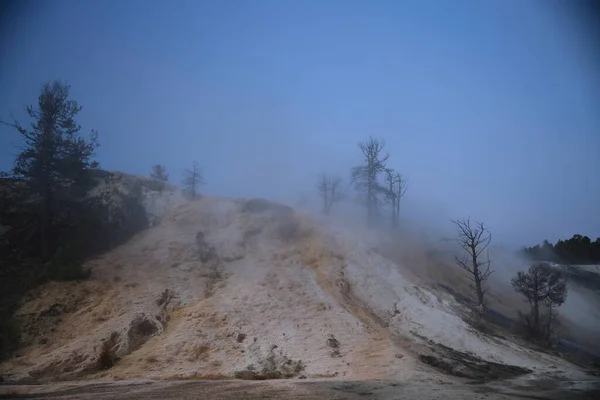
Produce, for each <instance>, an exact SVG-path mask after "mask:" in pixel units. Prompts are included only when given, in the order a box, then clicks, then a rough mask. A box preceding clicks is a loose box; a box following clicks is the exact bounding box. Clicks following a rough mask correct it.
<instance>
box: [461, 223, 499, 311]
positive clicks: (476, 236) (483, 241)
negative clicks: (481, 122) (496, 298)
mask: <svg viewBox="0 0 600 400" xmlns="http://www.w3.org/2000/svg"><path fill="white" fill-rule="evenodd" d="M452 223H453V224H454V225H455V226H456V228H457V231H458V234H457V236H456V237H455V238H454V239H452V240H453V241H455V242H456V243H458V245H459V246H460V247H461V248H462V249H463V250H464V251H465V252H466V253H467V254H466V255H465V256H463V257H462V258H459V257H455V260H456V263H457V264H458V266H459V267H461V268H462V269H464V270H465V271H467V273H468V274H467V277H468V278H469V280H470V281H472V282H473V283H475V293H476V295H477V302H478V306H479V310H480V313H482V314H483V312H484V310H485V301H484V294H485V292H486V291H487V290H485V289H483V283H484V282H485V281H486V280H487V279H488V278H489V276H490V275H491V274H492V273H493V272H494V271H493V270H491V261H490V257H489V252H488V253H487V260H486V261H481V260H480V258H481V254H482V253H483V252H484V251H487V248H488V246H489V244H490V242H491V240H492V234H491V233H490V232H489V230H488V229H487V228H486V227H485V226H484V224H483V223H481V222H477V223H474V224H472V223H471V220H470V219H469V218H464V219H454V220H452Z"/></svg>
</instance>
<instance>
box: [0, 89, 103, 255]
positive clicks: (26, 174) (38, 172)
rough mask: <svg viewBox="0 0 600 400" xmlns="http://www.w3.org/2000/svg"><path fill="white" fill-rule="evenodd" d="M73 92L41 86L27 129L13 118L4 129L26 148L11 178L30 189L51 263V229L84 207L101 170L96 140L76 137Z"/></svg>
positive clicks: (93, 134)
mask: <svg viewBox="0 0 600 400" xmlns="http://www.w3.org/2000/svg"><path fill="white" fill-rule="evenodd" d="M69 89H70V86H69V85H67V84H65V83H62V82H59V81H54V82H49V83H46V84H44V85H43V87H42V90H41V93H40V95H39V97H38V103H37V106H36V107H34V106H28V107H27V114H28V115H29V117H30V118H31V119H32V122H31V125H30V126H29V127H28V128H26V127H25V126H23V125H21V124H20V123H19V122H18V121H16V120H15V119H14V118H13V122H12V123H6V122H4V124H6V125H10V126H12V127H13V128H15V129H16V130H17V131H18V132H19V134H20V135H21V136H22V138H23V139H24V143H25V146H24V147H23V149H22V152H21V153H20V154H19V155H18V156H17V159H16V162H15V166H14V168H13V170H12V177H13V178H15V179H17V180H19V181H20V182H22V183H23V185H24V186H25V187H26V188H27V191H28V193H29V195H30V196H29V197H28V199H29V200H30V201H31V202H32V203H33V204H34V206H35V209H36V214H37V226H38V229H39V231H40V235H39V237H40V252H41V255H42V258H43V259H45V260H47V259H48V258H49V257H50V256H51V255H52V254H51V253H52V248H53V243H52V239H53V236H54V235H53V228H54V225H55V224H56V223H57V221H58V220H59V219H60V218H59V217H60V215H59V214H60V212H59V211H61V210H64V209H65V205H66V204H68V203H71V204H72V203H74V202H77V201H80V200H81V199H83V198H84V197H85V195H86V194H87V190H89V189H90V188H91V187H92V186H93V184H94V180H93V176H92V174H91V172H92V171H93V170H95V169H97V168H98V163H97V162H95V161H92V157H93V156H94V152H95V149H96V147H98V141H97V134H96V132H95V131H92V132H91V134H90V137H89V138H88V139H86V138H83V137H81V136H79V135H78V133H79V131H80V129H81V126H80V125H79V124H77V122H76V121H75V117H76V115H77V114H78V113H79V111H81V107H80V106H79V105H78V104H77V102H76V101H75V100H70V99H69Z"/></svg>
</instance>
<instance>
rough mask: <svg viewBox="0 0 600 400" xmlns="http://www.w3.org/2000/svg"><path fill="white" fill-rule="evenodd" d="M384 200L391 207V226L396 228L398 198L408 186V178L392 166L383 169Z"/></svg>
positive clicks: (397, 222) (398, 208) (398, 206)
mask: <svg viewBox="0 0 600 400" xmlns="http://www.w3.org/2000/svg"><path fill="white" fill-rule="evenodd" d="M385 183H386V187H385V200H386V202H387V203H388V205H389V206H390V207H391V208H392V215H391V218H392V228H394V229H395V228H397V227H398V225H399V221H400V200H402V197H404V194H405V193H406V189H407V188H408V180H407V179H406V178H405V177H404V176H402V174H400V173H399V172H396V171H394V170H393V169H392V168H386V169H385Z"/></svg>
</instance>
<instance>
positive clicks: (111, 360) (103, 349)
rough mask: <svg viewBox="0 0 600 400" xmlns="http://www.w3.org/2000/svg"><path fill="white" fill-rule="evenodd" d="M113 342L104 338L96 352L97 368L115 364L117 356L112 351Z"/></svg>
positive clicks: (105, 367) (107, 367) (110, 366)
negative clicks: (97, 352)
mask: <svg viewBox="0 0 600 400" xmlns="http://www.w3.org/2000/svg"><path fill="white" fill-rule="evenodd" d="M113 346H114V344H113V341H112V340H110V339H109V340H105V341H104V342H102V345H101V346H100V352H99V354H98V369H101V370H104V369H110V368H112V367H113V365H115V363H116V361H117V357H116V356H115V352H114V347H113Z"/></svg>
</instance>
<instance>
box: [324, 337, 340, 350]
mask: <svg viewBox="0 0 600 400" xmlns="http://www.w3.org/2000/svg"><path fill="white" fill-rule="evenodd" d="M327 346H329V347H331V348H333V349H337V348H338V347H340V342H339V341H338V340H337V339H336V338H335V336H333V335H331V334H330V335H329V337H328V338H327Z"/></svg>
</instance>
